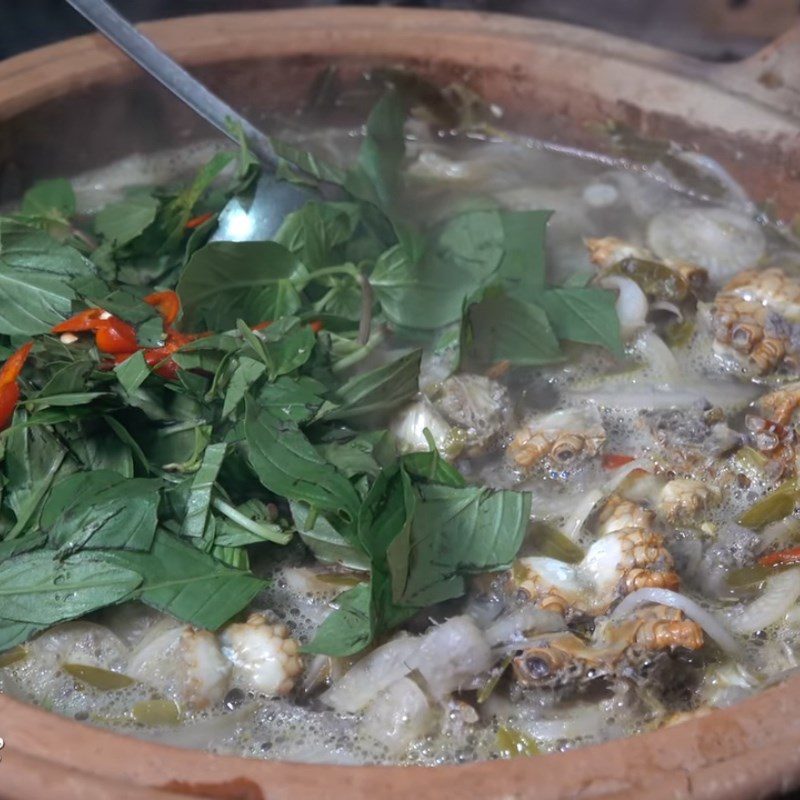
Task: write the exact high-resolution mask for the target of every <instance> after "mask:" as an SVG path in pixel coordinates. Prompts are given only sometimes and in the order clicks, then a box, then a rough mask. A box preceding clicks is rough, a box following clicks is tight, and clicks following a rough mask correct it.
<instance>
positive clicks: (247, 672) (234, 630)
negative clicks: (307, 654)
mask: <svg viewBox="0 0 800 800" xmlns="http://www.w3.org/2000/svg"><path fill="white" fill-rule="evenodd" d="M220 640H221V642H222V650H223V653H224V654H225V656H226V657H227V658H228V660H229V661H230V662H231V663H232V664H233V682H234V683H235V684H236V685H237V686H238V687H239V688H241V689H246V690H250V691H253V692H258V693H259V694H263V695H266V696H267V697H279V696H281V695H285V694H288V693H289V692H291V691H292V689H293V688H294V682H295V679H296V678H297V676H298V675H299V674H300V673H301V672H302V669H303V662H302V660H301V658H300V648H299V647H298V644H297V642H296V641H295V640H294V639H292V638H291V637H290V636H289V631H288V630H287V628H286V626H285V625H273V624H271V623H269V622H267V619H266V617H265V616H264V615H263V614H258V613H254V614H251V615H250V616H249V617H248V618H247V621H246V622H235V623H232V624H231V625H228V626H227V627H226V628H225V629H224V630H223V631H222V633H221V634H220Z"/></svg>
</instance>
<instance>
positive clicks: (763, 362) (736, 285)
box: [711, 267, 800, 375]
mask: <svg viewBox="0 0 800 800" xmlns="http://www.w3.org/2000/svg"><path fill="white" fill-rule="evenodd" d="M798 326H800V280H799V279H798V278H796V277H793V276H789V275H787V273H786V272H784V270H782V269H780V268H778V267H772V268H770V269H766V270H762V271H758V270H745V271H744V272H741V273H739V274H738V275H736V276H735V277H734V278H733V279H732V280H730V281H728V283H727V284H726V285H725V286H724V287H723V288H722V290H721V291H720V292H719V294H718V295H717V297H716V298H715V300H714V305H713V307H712V309H711V327H712V333H713V335H714V352H715V353H716V354H717V355H718V356H720V357H721V358H722V359H723V360H731V359H732V360H733V361H734V362H736V363H737V365H740V366H741V365H744V366H745V367H746V368H747V369H748V370H749V371H751V372H754V373H756V374H758V375H767V374H769V373H771V372H774V371H775V370H777V369H778V368H779V367H785V368H787V369H790V370H795V369H797V366H798V364H799V363H800V327H798Z"/></svg>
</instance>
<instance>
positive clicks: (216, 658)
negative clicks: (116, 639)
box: [125, 625, 231, 710]
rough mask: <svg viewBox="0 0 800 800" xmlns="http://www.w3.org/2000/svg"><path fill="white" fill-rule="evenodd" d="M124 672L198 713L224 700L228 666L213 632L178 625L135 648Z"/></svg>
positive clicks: (229, 672) (229, 671)
mask: <svg viewBox="0 0 800 800" xmlns="http://www.w3.org/2000/svg"><path fill="white" fill-rule="evenodd" d="M125 672H126V673H127V674H128V675H130V676H131V677H133V678H138V679H139V680H141V681H143V682H144V683H148V684H150V685H152V686H155V687H156V688H158V689H160V690H161V691H162V692H164V694H166V695H167V696H168V697H170V698H171V699H173V700H175V701H176V702H178V703H179V704H180V705H182V706H186V707H188V708H191V709H194V710H202V709H204V708H208V707H209V706H212V705H214V704H215V703H218V702H219V701H220V700H222V698H223V697H224V695H225V692H227V690H228V681H229V678H230V675H231V665H230V662H229V661H228V660H227V659H226V658H225V656H223V655H222V651H221V650H220V648H219V644H218V643H217V639H216V637H215V636H214V634H213V633H210V632H209V631H205V630H199V629H197V628H193V627H192V626H191V625H182V626H179V627H170V628H167V629H166V630H162V631H160V632H158V633H156V634H155V635H154V636H152V637H149V638H148V639H147V641H145V642H143V643H142V645H140V647H139V648H137V651H136V652H135V653H134V654H133V656H132V658H131V660H130V661H129V662H128V666H127V669H126V670H125Z"/></svg>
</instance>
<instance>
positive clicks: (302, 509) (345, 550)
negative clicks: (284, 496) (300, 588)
mask: <svg viewBox="0 0 800 800" xmlns="http://www.w3.org/2000/svg"><path fill="white" fill-rule="evenodd" d="M289 506H290V508H291V511H292V518H293V519H294V524H295V528H296V529H297V532H298V534H300V538H301V539H302V540H303V543H304V544H305V545H306V547H308V549H309V550H311V552H312V553H313V554H314V557H315V558H316V559H318V560H319V561H324V562H327V563H329V564H341V565H342V566H345V567H349V568H350V569H358V570H368V569H369V566H370V565H369V559H368V558H367V557H366V556H365V555H364V554H363V553H362V552H361V551H360V550H358V549H356V548H355V547H354V546H353V545H352V544H350V542H348V541H347V539H345V538H344V536H342V535H341V534H340V533H339V532H338V531H337V530H336V528H334V527H333V525H331V524H330V522H328V520H327V519H325V517H324V516H323V515H322V514H317V515H316V517H315V518H314V520H313V525H311V526H310V527H308V525H309V523H311V521H312V520H311V519H310V518H309V517H310V515H309V507H308V505H306V504H305V503H297V502H293V503H290V504H289Z"/></svg>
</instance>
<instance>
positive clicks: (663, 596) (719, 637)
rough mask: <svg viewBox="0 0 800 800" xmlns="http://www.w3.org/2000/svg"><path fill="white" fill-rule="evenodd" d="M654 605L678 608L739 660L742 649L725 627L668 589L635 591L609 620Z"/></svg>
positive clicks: (694, 603) (709, 613)
mask: <svg viewBox="0 0 800 800" xmlns="http://www.w3.org/2000/svg"><path fill="white" fill-rule="evenodd" d="M648 603H656V604H658V605H662V606H670V607H671V608H678V609H680V610H681V611H683V613H684V614H686V616H687V617H689V619H692V620H694V621H695V622H696V623H697V624H698V625H700V627H702V628H703V630H704V631H705V632H706V633H707V634H708V635H709V636H710V637H711V638H712V639H713V640H714V641H715V642H716V643H717V644H718V645H719V646H720V647H721V648H722V649H723V650H724V651H725V652H726V653H727V654H728V655H729V656H732V657H733V658H741V655H742V648H741V647H740V646H739V645H738V644H737V643H736V640H735V639H734V638H733V636H731V635H730V633H728V631H727V630H726V629H725V626H724V625H723V624H722V623H721V622H720V621H719V620H718V619H717V618H716V617H715V616H714V615H713V614H712V613H711V612H710V611H706V609H704V608H703V607H702V606H700V605H698V604H697V603H696V602H695V601H694V600H691V599H690V598H688V597H686V595H683V594H679V593H678V592H672V591H670V590H669V589H655V588H649V589H637V590H636V591H635V592H631V594H629V595H628V596H627V597H626V598H625V599H624V600H623V601H622V602H621V603H620V604H619V605H618V606H617V607H616V608H615V609H614V611H613V613H612V614H611V620H612V621H613V620H619V619H622V618H623V617H625V616H627V615H628V614H630V613H631V612H632V611H635V610H636V609H637V608H639V606H643V605H647V604H648Z"/></svg>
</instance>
